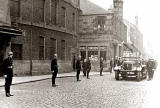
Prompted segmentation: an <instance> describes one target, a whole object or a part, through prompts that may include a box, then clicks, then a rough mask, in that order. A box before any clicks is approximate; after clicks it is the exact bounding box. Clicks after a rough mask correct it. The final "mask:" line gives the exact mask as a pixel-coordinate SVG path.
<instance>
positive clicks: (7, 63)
mask: <svg viewBox="0 0 160 108" xmlns="http://www.w3.org/2000/svg"><path fill="white" fill-rule="evenodd" d="M12 57H13V52H9V53H8V58H6V59H5V60H4V62H3V72H4V77H5V92H6V97H10V96H13V95H12V94H10V86H11V84H12V78H13V59H12Z"/></svg>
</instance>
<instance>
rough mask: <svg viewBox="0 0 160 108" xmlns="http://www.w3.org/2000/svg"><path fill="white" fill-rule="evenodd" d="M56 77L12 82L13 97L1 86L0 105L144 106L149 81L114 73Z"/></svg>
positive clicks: (62, 107)
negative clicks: (118, 76) (53, 83)
mask: <svg viewBox="0 0 160 108" xmlns="http://www.w3.org/2000/svg"><path fill="white" fill-rule="evenodd" d="M80 78H81V81H80V82H77V81H76V79H75V78H74V77H66V78H57V80H56V81H57V84H58V86H57V87H51V79H48V80H43V81H37V82H32V83H26V84H19V85H12V86H11V93H12V94H14V96H13V97H5V94H4V87H0V107H1V108H146V107H147V103H148V102H149V101H150V100H149V99H150V98H149V95H150V92H151V91H150V89H149V85H150V82H148V81H146V80H144V81H141V82H136V81H123V80H122V81H116V80H115V79H114V74H105V75H104V76H99V75H93V76H90V79H86V77H83V76H81V77H80Z"/></svg>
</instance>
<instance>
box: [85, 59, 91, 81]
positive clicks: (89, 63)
mask: <svg viewBox="0 0 160 108" xmlns="http://www.w3.org/2000/svg"><path fill="white" fill-rule="evenodd" d="M86 69H87V70H86V71H87V79H89V72H90V70H91V61H90V58H88V60H87V62H86Z"/></svg>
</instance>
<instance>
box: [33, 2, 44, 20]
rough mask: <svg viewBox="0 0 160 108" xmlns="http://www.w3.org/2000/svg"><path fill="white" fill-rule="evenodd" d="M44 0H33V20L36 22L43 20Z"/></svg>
mask: <svg viewBox="0 0 160 108" xmlns="http://www.w3.org/2000/svg"><path fill="white" fill-rule="evenodd" d="M44 2H45V1H44V0H33V20H34V22H36V23H40V22H44Z"/></svg>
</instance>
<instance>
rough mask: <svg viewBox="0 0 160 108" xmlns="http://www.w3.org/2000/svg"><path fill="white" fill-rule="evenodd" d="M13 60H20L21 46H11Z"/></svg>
mask: <svg viewBox="0 0 160 108" xmlns="http://www.w3.org/2000/svg"><path fill="white" fill-rule="evenodd" d="M11 51H12V52H13V59H14V60H22V44H11Z"/></svg>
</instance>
